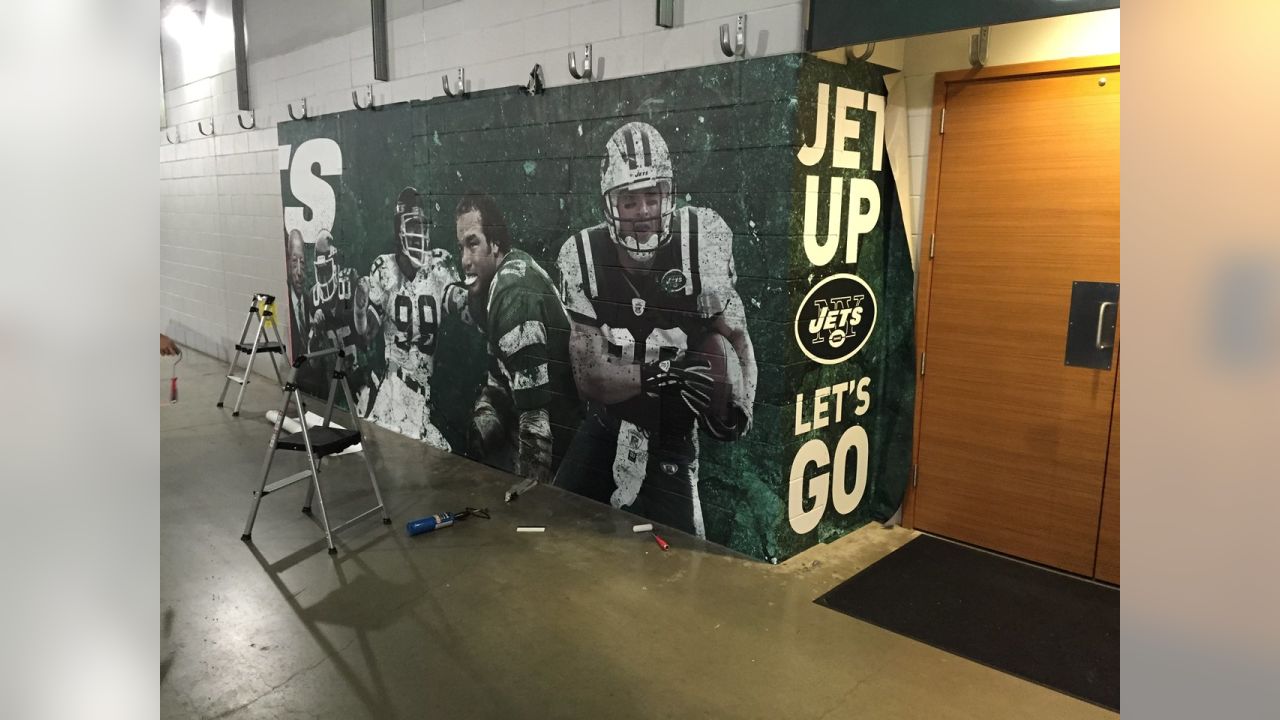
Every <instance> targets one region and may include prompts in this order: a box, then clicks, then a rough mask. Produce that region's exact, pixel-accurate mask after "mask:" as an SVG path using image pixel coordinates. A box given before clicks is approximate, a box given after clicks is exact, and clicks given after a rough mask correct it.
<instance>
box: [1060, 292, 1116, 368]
mask: <svg viewBox="0 0 1280 720" xmlns="http://www.w3.org/2000/svg"><path fill="white" fill-rule="evenodd" d="M1119 317H1120V283H1102V282H1084V281H1081V280H1077V281H1075V282H1073V283H1071V313H1070V315H1069V316H1068V318H1067V352H1066V359H1065V360H1064V361H1063V362H1064V364H1066V365H1068V366H1070V367H1085V368H1093V369H1094V370H1110V369H1111V357H1112V355H1113V354H1114V347H1115V343H1116V319H1117V318H1119Z"/></svg>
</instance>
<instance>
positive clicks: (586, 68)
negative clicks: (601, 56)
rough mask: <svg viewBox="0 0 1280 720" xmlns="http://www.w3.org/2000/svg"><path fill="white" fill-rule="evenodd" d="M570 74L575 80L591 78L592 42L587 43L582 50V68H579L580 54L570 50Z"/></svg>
mask: <svg viewBox="0 0 1280 720" xmlns="http://www.w3.org/2000/svg"><path fill="white" fill-rule="evenodd" d="M569 74H570V75H572V76H573V77H574V79H575V80H581V79H583V78H586V79H588V80H590V79H591V43H587V45H586V47H585V48H583V50H582V70H581V71H579V70H578V55H577V53H575V52H574V51H572V50H570V51H569Z"/></svg>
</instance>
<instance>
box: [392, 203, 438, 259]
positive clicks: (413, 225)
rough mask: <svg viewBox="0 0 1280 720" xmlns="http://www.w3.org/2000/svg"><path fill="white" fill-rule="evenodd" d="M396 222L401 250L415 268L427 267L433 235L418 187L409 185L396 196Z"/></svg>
mask: <svg viewBox="0 0 1280 720" xmlns="http://www.w3.org/2000/svg"><path fill="white" fill-rule="evenodd" d="M395 223H396V238H398V239H399V241H400V252H402V253H404V256H405V259H407V260H408V261H409V263H410V264H411V265H413V266H414V267H415V268H422V267H425V266H426V264H427V259H428V257H430V249H431V236H430V234H429V233H428V231H427V217H426V213H424V212H423V210H422V198H421V197H420V196H419V195H418V190H417V188H412V187H407V188H405V189H404V190H401V191H400V197H398V198H396V215H395Z"/></svg>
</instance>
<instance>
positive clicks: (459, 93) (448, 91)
mask: <svg viewBox="0 0 1280 720" xmlns="http://www.w3.org/2000/svg"><path fill="white" fill-rule="evenodd" d="M440 85H441V86H442V87H444V94H445V95H448V96H449V97H466V96H467V76H466V72H465V71H464V70H463V69H462V68H458V87H457V90H454V89H453V88H450V87H449V76H448V75H447V74H445V75H441V76H440Z"/></svg>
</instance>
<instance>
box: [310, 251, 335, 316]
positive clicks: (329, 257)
mask: <svg viewBox="0 0 1280 720" xmlns="http://www.w3.org/2000/svg"><path fill="white" fill-rule="evenodd" d="M337 255H338V253H337V251H335V250H332V249H329V248H320V247H317V248H316V261H315V269H316V287H317V288H318V289H319V295H320V302H322V303H324V302H329V301H330V300H332V299H333V297H334V295H336V294H337V292H338V283H337V278H338V261H337Z"/></svg>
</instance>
